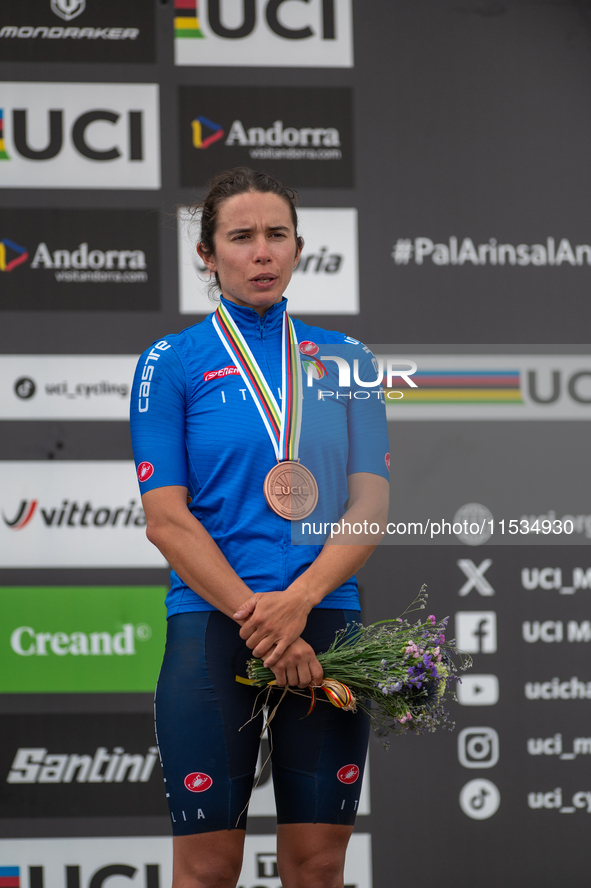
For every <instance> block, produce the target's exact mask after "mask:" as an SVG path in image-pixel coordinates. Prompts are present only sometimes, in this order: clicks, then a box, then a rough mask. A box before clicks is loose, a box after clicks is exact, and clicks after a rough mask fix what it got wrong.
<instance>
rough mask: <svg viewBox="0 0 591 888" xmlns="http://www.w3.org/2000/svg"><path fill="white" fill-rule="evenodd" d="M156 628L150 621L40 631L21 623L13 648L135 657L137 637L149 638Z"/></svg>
mask: <svg viewBox="0 0 591 888" xmlns="http://www.w3.org/2000/svg"><path fill="white" fill-rule="evenodd" d="M151 637H152V629H151V627H150V626H148V625H147V623H138V624H137V625H134V624H133V623H124V624H123V627H122V629H121V630H120V631H119V632H112V633H111V632H71V633H68V632H36V631H35V628H34V627H33V626H18V627H17V628H16V629H15V630H14V631H13V632H12V633H11V635H10V647H11V648H12V650H13V651H14V653H15V654H18V655H19V657H34V656H36V657H47V656H48V655H50V654H55V655H56V656H58V657H65V656H66V655H68V654H71V655H73V656H75V657H77V656H82V657H87V656H89V655H90V656H94V657H100V656H103V657H110V656H112V655H115V656H119V657H122V656H134V654H135V653H136V650H135V639H136V638H138V639H139V640H140V641H147V640H148V639H150V638H151Z"/></svg>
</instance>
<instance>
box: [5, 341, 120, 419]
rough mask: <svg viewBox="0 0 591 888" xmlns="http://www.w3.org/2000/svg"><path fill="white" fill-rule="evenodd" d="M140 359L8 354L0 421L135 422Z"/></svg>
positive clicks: (115, 356)
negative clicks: (132, 411)
mask: <svg viewBox="0 0 591 888" xmlns="http://www.w3.org/2000/svg"><path fill="white" fill-rule="evenodd" d="M136 363H137V356H135V355H2V356H0V419H21V420H29V419H110V420H114V419H119V420H125V421H127V420H129V394H130V391H131V385H132V382H133V374H134V371H135V365H136Z"/></svg>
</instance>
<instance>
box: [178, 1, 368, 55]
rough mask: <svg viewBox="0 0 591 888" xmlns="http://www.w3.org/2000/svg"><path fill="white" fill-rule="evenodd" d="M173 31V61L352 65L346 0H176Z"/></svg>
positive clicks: (350, 22) (349, 8) (349, 13)
mask: <svg viewBox="0 0 591 888" xmlns="http://www.w3.org/2000/svg"><path fill="white" fill-rule="evenodd" d="M174 35H175V57H176V63H177V64H178V65H239V66H242V67H249V66H252V65H257V66H260V65H266V66H279V67H296V68H301V67H307V68H312V67H321V68H323V67H327V68H351V67H352V66H353V14H352V3H351V0H299V2H295V0H197V2H195V0H178V2H176V3H175V17H174ZM194 38H200V39H194Z"/></svg>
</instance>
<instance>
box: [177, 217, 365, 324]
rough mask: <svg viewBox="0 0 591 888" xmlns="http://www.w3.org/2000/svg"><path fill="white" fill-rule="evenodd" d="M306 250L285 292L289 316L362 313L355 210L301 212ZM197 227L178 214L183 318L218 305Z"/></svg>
mask: <svg viewBox="0 0 591 888" xmlns="http://www.w3.org/2000/svg"><path fill="white" fill-rule="evenodd" d="M298 217H299V229H300V233H301V235H302V237H303V238H304V241H305V244H304V250H303V253H302V257H301V259H300V262H299V265H298V267H297V268H296V270H295V271H294V273H293V277H292V279H291V282H290V284H289V286H288V288H287V290H286V291H285V296H286V297H287V298H288V299H289V311H290V314H292V315H298V314H327V315H328V314H339V315H345V314H359V270H358V246H357V210H356V209H354V208H351V207H349V208H345V209H332V208H331V209H326V208H314V209H310V208H305V209H299V210H298ZM198 239H199V222H198V220H197V221H191V220H190V218H189V217H188V215H187V213H186V212H185V211H181V213H179V221H178V250H179V286H180V304H179V310H180V312H181V314H209V313H210V312H212V311H214V310H215V308H216V306H217V303H216V302H212V301H211V300H210V299H209V297H208V295H207V294H208V289H209V272H208V271H207V270H206V268H205V266H204V265H203V263H202V262H201V260H200V258H199V256H198V255H197V251H196V249H195V245H196V243H197V241H198Z"/></svg>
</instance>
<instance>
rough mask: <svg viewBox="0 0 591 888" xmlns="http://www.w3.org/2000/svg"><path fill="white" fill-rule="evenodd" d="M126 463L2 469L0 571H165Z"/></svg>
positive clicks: (61, 463) (52, 463)
mask: <svg viewBox="0 0 591 888" xmlns="http://www.w3.org/2000/svg"><path fill="white" fill-rule="evenodd" d="M165 566H166V562H165V560H164V558H163V557H162V555H161V554H160V553H159V551H158V550H157V549H156V547H155V546H153V545H152V544H151V543H149V542H148V540H147V538H146V519H145V516H144V512H143V509H142V505H141V496H140V492H139V490H138V484H137V479H136V474H135V468H134V464H133V462H132V461H131V460H112V461H104V462H99V461H96V462H87V461H80V462H78V461H77V462H68V461H66V460H64V461H61V460H57V461H49V460H45V461H43V462H33V461H31V462H17V461H14V462H12V461H11V462H0V567H165Z"/></svg>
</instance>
